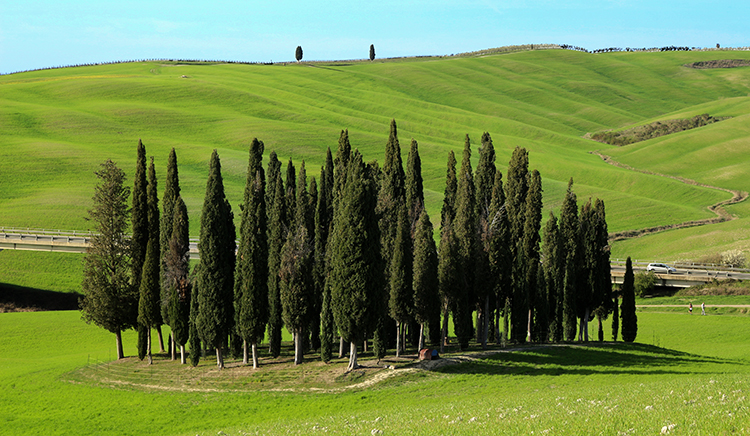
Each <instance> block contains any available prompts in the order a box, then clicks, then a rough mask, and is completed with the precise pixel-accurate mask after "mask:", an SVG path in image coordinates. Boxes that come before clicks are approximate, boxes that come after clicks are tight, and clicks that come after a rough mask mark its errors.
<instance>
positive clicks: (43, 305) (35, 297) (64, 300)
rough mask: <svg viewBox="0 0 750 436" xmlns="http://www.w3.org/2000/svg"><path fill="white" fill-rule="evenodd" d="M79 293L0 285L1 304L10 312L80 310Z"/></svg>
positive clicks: (6, 284) (80, 295)
mask: <svg viewBox="0 0 750 436" xmlns="http://www.w3.org/2000/svg"><path fill="white" fill-rule="evenodd" d="M81 297H83V295H82V294H79V293H78V292H54V291H45V290H43V289H36V288H27V287H25V286H17V285H11V284H8V283H0V304H2V305H3V306H6V307H7V309H8V311H14V310H25V311H42V310H78V299H79V298H81Z"/></svg>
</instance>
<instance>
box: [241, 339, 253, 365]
mask: <svg viewBox="0 0 750 436" xmlns="http://www.w3.org/2000/svg"><path fill="white" fill-rule="evenodd" d="M253 345H254V344H253ZM247 354H248V353H247V341H246V340H243V341H242V364H243V365H247V364H248V363H249V362H250V359H249V358H248V355H247Z"/></svg>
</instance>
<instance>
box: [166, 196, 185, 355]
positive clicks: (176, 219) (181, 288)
mask: <svg viewBox="0 0 750 436" xmlns="http://www.w3.org/2000/svg"><path fill="white" fill-rule="evenodd" d="M173 215H174V216H173V217H172V220H171V221H172V231H171V232H170V239H169V245H168V249H167V252H166V254H165V255H164V274H163V277H164V279H163V284H166V285H168V286H169V292H168V295H169V298H170V300H169V305H168V307H169V316H168V317H167V319H169V322H170V323H171V324H170V328H171V329H172V338H173V340H174V344H175V347H176V346H179V347H180V363H182V364H183V365H184V364H185V343H187V341H188V339H189V338H190V300H191V288H192V286H191V284H190V277H189V275H190V233H189V225H188V214H187V208H186V207H185V202H184V201H182V197H181V196H178V197H177V200H176V201H175V204H174V207H173Z"/></svg>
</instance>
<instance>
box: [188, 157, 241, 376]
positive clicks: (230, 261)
mask: <svg viewBox="0 0 750 436" xmlns="http://www.w3.org/2000/svg"><path fill="white" fill-rule="evenodd" d="M198 244H199V247H198V249H199V251H200V253H201V256H200V262H199V263H198V265H197V266H196V273H195V281H194V283H193V289H194V292H195V299H196V301H197V304H198V313H197V314H196V315H197V317H196V319H195V327H196V329H197V332H198V335H199V336H200V338H201V339H202V340H203V342H204V343H205V345H208V346H211V347H213V348H215V349H216V364H217V366H218V367H219V368H220V369H223V368H224V358H223V353H222V348H223V347H224V346H225V345H226V341H227V337H228V336H229V334H230V332H231V330H232V327H233V324H234V323H233V321H234V307H233V300H234V298H233V297H234V295H233V294H234V293H233V286H234V262H235V246H236V243H235V229H234V224H233V220H232V208H231V206H230V205H229V202H228V201H227V199H226V197H225V195H224V182H223V179H222V176H221V163H220V161H219V155H218V153H217V152H216V150H214V151H213V153H212V154H211V161H210V164H209V174H208V182H207V183H206V196H205V198H204V201H203V211H202V213H201V230H200V242H199V243H198ZM190 352H191V353H192V352H193V350H192V349H191V350H190Z"/></svg>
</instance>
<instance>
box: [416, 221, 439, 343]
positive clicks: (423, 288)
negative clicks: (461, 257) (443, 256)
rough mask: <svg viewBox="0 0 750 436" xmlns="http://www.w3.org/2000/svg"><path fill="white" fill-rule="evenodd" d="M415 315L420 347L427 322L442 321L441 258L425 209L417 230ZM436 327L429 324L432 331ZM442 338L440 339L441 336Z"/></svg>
mask: <svg viewBox="0 0 750 436" xmlns="http://www.w3.org/2000/svg"><path fill="white" fill-rule="evenodd" d="M413 268H414V279H413V282H412V290H413V292H414V297H413V298H414V318H415V319H416V320H417V322H418V323H419V324H420V331H419V347H418V348H419V349H420V350H421V349H422V348H424V330H425V325H427V324H428V323H430V322H431V321H432V320H434V319H437V320H438V325H439V320H440V296H439V294H438V292H437V291H438V288H439V282H438V257H437V249H436V248H435V238H434V235H433V230H432V223H431V222H430V216H429V215H427V211H426V210H425V209H422V211H421V213H420V214H419V221H417V228H416V230H415V232H414V266H413ZM432 328H433V327H430V330H431V331H432ZM438 330H439V328H436V331H438ZM438 341H439V339H438Z"/></svg>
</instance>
